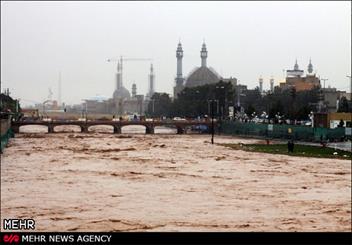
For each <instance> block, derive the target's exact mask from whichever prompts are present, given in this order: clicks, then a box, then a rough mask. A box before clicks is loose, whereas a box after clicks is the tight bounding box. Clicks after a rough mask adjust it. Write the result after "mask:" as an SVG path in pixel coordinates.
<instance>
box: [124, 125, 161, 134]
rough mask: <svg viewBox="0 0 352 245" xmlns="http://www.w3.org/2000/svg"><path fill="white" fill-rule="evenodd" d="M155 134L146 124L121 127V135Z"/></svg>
mask: <svg viewBox="0 0 352 245" xmlns="http://www.w3.org/2000/svg"><path fill="white" fill-rule="evenodd" d="M151 131H153V132H154V128H152V130H151V128H150V127H148V126H147V125H144V124H138V125H137V124H135V125H133V124H132V125H121V133H128V134H144V133H147V134H148V133H151Z"/></svg>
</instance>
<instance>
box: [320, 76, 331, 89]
mask: <svg viewBox="0 0 352 245" xmlns="http://www.w3.org/2000/svg"><path fill="white" fill-rule="evenodd" d="M320 80H322V81H323V82H324V87H323V88H324V89H325V81H327V80H329V79H327V78H321V79H320Z"/></svg>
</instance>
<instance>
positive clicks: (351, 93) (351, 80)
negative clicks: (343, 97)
mask: <svg viewBox="0 0 352 245" xmlns="http://www.w3.org/2000/svg"><path fill="white" fill-rule="evenodd" d="M346 77H348V78H349V79H350V99H351V101H352V79H351V76H348V75H347V76H346Z"/></svg>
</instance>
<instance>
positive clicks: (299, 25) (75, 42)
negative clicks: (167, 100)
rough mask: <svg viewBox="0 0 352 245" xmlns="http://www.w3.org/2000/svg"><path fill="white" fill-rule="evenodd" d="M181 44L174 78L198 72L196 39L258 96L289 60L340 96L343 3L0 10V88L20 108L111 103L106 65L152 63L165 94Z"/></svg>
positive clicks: (345, 38) (130, 67) (347, 14)
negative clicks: (179, 72)
mask: <svg viewBox="0 0 352 245" xmlns="http://www.w3.org/2000/svg"><path fill="white" fill-rule="evenodd" d="M179 39H181V42H182V46H183V50H184V58H183V74H184V76H187V74H188V73H189V72H190V71H191V70H192V69H193V68H194V67H195V66H200V61H201V60H200V49H201V45H202V42H203V39H205V42H206V44H207V48H208V62H207V63H208V65H209V66H211V67H213V68H214V69H215V70H216V71H217V72H218V73H220V74H221V75H222V76H223V77H229V76H233V77H236V78H237V79H239V80H240V83H241V84H246V85H247V86H248V87H249V88H254V87H255V86H257V84H258V78H259V76H260V75H262V76H263V78H264V83H265V84H264V88H268V87H269V79H270V76H271V75H272V76H273V77H274V79H275V83H278V81H280V80H283V69H292V68H293V65H294V62H295V59H296V58H297V60H298V64H299V66H300V68H302V69H304V70H306V69H307V65H308V62H309V58H310V57H311V58H312V63H313V66H314V69H315V70H316V71H317V74H319V75H320V76H321V77H322V78H328V79H329V80H328V81H327V85H328V84H330V85H331V86H333V87H337V88H339V89H341V90H348V91H349V80H348V78H347V77H346V75H350V74H351V2H350V1H345V2H325V1H323V2H319V1H316V2H295V1H289V2H276V1H273V2H208V1H206V2H200V1H199V2H186V1H182V2H174V1H172V2H166V1H165V2H113V1H110V2H82V1H80V2H12V1H11V2H1V83H2V84H1V85H2V86H1V87H2V90H3V89H4V88H9V89H10V91H11V95H12V96H13V97H15V98H21V101H22V103H24V104H31V102H43V101H44V100H45V99H47V97H48V94H49V93H48V89H49V88H51V89H52V91H53V93H54V94H53V98H54V99H55V98H57V96H58V93H57V92H58V79H59V78H58V77H59V71H61V74H62V79H61V80H62V100H63V101H64V102H66V103H70V104H71V103H80V102H81V100H82V99H86V98H90V97H94V96H96V95H100V96H106V97H111V96H112V93H113V91H114V89H115V84H116V82H115V73H116V64H115V63H108V62H107V61H106V60H107V59H108V58H113V57H118V56H120V55H124V56H125V57H129V58H152V59H153V64H154V69H155V74H156V81H155V82H156V83H155V87H156V91H157V92H167V93H170V94H172V91H173V86H174V83H175V82H174V78H175V75H176V57H175V51H176V47H177V43H178V41H179ZM149 67H150V62H144V61H139V62H127V61H126V62H125V63H124V81H123V83H124V86H125V87H126V88H127V89H129V90H131V86H132V83H133V82H136V84H137V93H138V94H145V93H146V92H147V89H148V73H149Z"/></svg>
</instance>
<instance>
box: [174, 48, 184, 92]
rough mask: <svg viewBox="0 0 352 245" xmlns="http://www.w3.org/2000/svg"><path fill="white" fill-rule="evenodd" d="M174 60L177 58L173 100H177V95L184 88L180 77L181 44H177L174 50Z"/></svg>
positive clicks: (182, 79)
mask: <svg viewBox="0 0 352 245" xmlns="http://www.w3.org/2000/svg"><path fill="white" fill-rule="evenodd" d="M176 58H177V71H176V79H175V82H176V86H175V87H174V98H177V95H178V93H180V92H181V91H182V89H183V88H184V85H183V81H184V78H183V76H182V58H183V50H182V45H181V42H179V43H178V45H177V49H176Z"/></svg>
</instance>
